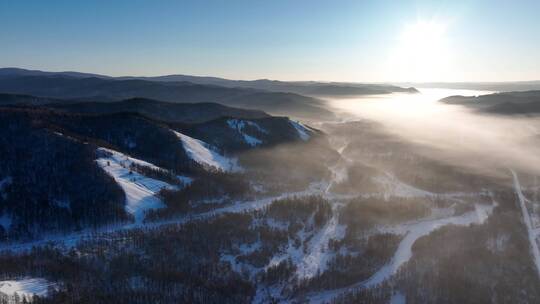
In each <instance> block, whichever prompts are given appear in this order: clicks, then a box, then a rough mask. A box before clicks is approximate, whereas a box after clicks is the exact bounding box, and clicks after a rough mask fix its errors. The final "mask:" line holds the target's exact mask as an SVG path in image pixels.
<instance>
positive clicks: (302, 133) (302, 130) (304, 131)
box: [289, 120, 311, 141]
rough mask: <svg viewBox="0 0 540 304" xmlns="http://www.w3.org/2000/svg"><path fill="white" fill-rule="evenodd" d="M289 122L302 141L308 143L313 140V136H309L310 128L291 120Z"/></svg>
mask: <svg viewBox="0 0 540 304" xmlns="http://www.w3.org/2000/svg"><path fill="white" fill-rule="evenodd" d="M289 121H290V123H291V125H292V126H293V127H294V128H295V129H296V132H298V137H300V139H302V140H303V141H307V140H308V139H310V138H311V136H310V135H309V133H310V132H309V130H308V128H306V127H305V126H304V125H303V124H301V123H299V122H297V121H294V120H289Z"/></svg>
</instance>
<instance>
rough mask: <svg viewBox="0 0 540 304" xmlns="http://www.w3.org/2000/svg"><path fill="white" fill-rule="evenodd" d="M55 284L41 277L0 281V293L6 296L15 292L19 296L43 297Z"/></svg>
mask: <svg viewBox="0 0 540 304" xmlns="http://www.w3.org/2000/svg"><path fill="white" fill-rule="evenodd" d="M55 286H56V284H54V283H51V282H49V281H47V280H45V279H41V278H31V279H22V280H11V281H0V293H4V294H6V295H8V296H13V295H15V293H17V294H18V295H19V296H25V297H26V298H30V297H32V296H33V295H37V296H40V297H43V296H46V295H47V292H48V289H49V287H51V288H54V287H55Z"/></svg>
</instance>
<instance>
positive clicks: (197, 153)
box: [173, 131, 242, 172]
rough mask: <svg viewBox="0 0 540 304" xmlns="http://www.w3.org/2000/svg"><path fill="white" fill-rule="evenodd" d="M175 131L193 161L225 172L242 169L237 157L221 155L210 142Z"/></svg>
mask: <svg viewBox="0 0 540 304" xmlns="http://www.w3.org/2000/svg"><path fill="white" fill-rule="evenodd" d="M173 132H174V133H175V134H176V136H178V138H180V140H181V141H182V146H183V147H184V150H186V153H187V154H188V156H189V157H190V158H191V159H192V160H193V161H195V162H197V163H199V164H201V165H203V166H207V167H212V168H215V169H218V170H221V171H225V172H238V171H241V170H242V169H241V168H240V166H239V165H238V164H237V160H236V159H231V158H227V157H225V156H222V155H220V154H219V153H217V152H216V151H214V149H213V148H212V147H211V146H210V145H209V144H207V143H205V142H203V141H201V140H198V139H195V138H193V137H189V136H187V135H184V134H182V133H179V132H175V131H173Z"/></svg>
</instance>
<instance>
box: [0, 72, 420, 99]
mask: <svg viewBox="0 0 540 304" xmlns="http://www.w3.org/2000/svg"><path fill="white" fill-rule="evenodd" d="M6 76H67V77H77V78H89V77H94V78H100V79H115V80H145V81H155V82H190V83H194V84H202V85H215V86H221V87H227V88H244V89H256V90H265V91H272V92H286V93H296V94H301V95H315V96H329V95H371V94H388V93H394V92H409V93H417V92H418V91H417V90H416V89H415V88H412V87H409V88H402V87H399V86H395V85H389V84H365V83H353V82H321V81H279V80H270V79H257V80H230V79H225V78H220V77H211V76H191V75H181V74H174V75H164V76H121V77H112V76H106V75H99V74H91V73H79V72H71V71H66V72H45V71H39V70H25V69H20V68H0V77H6Z"/></svg>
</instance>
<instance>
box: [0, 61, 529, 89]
mask: <svg viewBox="0 0 540 304" xmlns="http://www.w3.org/2000/svg"><path fill="white" fill-rule="evenodd" d="M1 69H18V70H26V71H35V72H45V73H58V74H61V73H82V74H94V75H96V76H103V77H110V78H124V77H132V78H155V77H168V76H188V77H200V78H218V79H224V80H232V81H262V80H267V81H281V82H319V83H338V84H346V83H354V84H374V85H378V84H380V85H404V86H406V85H410V84H414V85H422V84H425V85H428V84H439V83H440V84H510V83H528V82H532V83H534V82H540V78H539V79H531V80H501V81H482V80H480V81H426V82H409V81H402V82H399V81H397V82H391V81H386V82H385V81H380V82H379V81H378V82H369V81H334V80H317V79H300V80H286V79H273V78H253V79H233V78H226V77H221V76H215V75H193V74H186V73H174V74H158V75H144V76H143V75H119V76H113V75H107V74H101V73H94V72H88V71H77V70H56V71H52V70H41V69H32V68H25V67H14V66H6V67H0V70H1Z"/></svg>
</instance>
